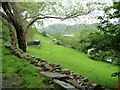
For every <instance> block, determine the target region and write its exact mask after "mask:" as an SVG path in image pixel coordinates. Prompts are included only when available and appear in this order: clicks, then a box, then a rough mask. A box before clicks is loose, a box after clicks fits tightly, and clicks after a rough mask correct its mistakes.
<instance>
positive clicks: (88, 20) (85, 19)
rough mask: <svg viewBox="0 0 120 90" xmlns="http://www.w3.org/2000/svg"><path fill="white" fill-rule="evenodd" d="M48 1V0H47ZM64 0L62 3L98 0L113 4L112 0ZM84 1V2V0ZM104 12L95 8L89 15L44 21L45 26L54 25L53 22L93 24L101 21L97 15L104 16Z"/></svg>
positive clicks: (98, 0)
mask: <svg viewBox="0 0 120 90" xmlns="http://www.w3.org/2000/svg"><path fill="white" fill-rule="evenodd" d="M45 1H47V0H45ZM60 1H62V4H64V5H67V4H66V3H67V2H68V1H71V2H72V3H74V2H76V1H80V2H82V3H83V4H84V3H86V2H88V1H89V2H91V1H94V2H95V1H97V2H102V3H106V4H107V5H108V6H109V5H112V0H60ZM83 1H84V2H83ZM103 14H104V13H103V11H101V10H94V11H93V12H91V13H90V14H88V15H84V16H79V17H78V18H74V19H67V20H64V21H61V20H59V19H45V20H44V21H43V26H44V27H47V26H49V25H53V24H58V23H59V24H66V25H74V24H92V23H97V22H99V21H98V20H97V19H96V18H95V17H97V16H102V15H103Z"/></svg>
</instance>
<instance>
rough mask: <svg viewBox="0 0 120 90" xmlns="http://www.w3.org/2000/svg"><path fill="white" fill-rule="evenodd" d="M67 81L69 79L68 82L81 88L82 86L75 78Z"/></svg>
mask: <svg viewBox="0 0 120 90" xmlns="http://www.w3.org/2000/svg"><path fill="white" fill-rule="evenodd" d="M65 81H67V82H68V83H70V84H72V85H73V86H75V87H77V88H79V89H81V88H82V87H81V86H80V85H79V83H78V82H77V81H76V80H75V79H66V80H65Z"/></svg>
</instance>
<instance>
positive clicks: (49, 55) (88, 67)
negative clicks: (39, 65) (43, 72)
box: [27, 34, 118, 88]
mask: <svg viewBox="0 0 120 90" xmlns="http://www.w3.org/2000/svg"><path fill="white" fill-rule="evenodd" d="M34 39H35V40H36V39H38V40H41V42H42V46H29V47H28V49H27V50H28V52H29V53H30V54H31V55H34V56H37V57H40V58H43V59H45V60H47V61H49V62H52V63H56V64H60V65H61V66H62V67H63V68H67V69H69V70H72V71H74V72H77V73H79V74H81V75H83V76H85V77H88V78H89V80H90V81H91V82H95V83H97V84H100V85H103V86H105V87H108V88H114V87H115V86H116V83H117V77H111V74H112V73H113V72H115V71H117V69H118V67H117V66H114V65H112V64H109V63H105V62H101V61H94V60H92V59H89V58H88V57H87V55H85V54H84V53H81V52H78V51H76V50H74V49H71V48H66V47H63V46H58V45H54V44H52V43H51V41H52V39H50V38H47V37H43V36H41V35H39V34H35V38H34Z"/></svg>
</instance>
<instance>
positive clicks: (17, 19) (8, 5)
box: [2, 2, 26, 52]
mask: <svg viewBox="0 0 120 90" xmlns="http://www.w3.org/2000/svg"><path fill="white" fill-rule="evenodd" d="M2 8H3V10H4V12H5V13H6V15H7V17H8V18H9V21H10V22H11V24H12V25H13V26H14V28H15V31H16V34H17V40H18V46H19V48H20V49H22V50H23V51H24V52H26V38H25V30H24V27H23V21H22V20H23V19H22V14H21V12H20V10H19V7H18V6H17V5H16V4H15V2H2Z"/></svg>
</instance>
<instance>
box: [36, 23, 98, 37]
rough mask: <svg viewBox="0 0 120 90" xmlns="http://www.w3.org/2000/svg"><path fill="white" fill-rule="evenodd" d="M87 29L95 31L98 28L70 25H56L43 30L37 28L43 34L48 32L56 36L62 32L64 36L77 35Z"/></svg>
mask: <svg viewBox="0 0 120 90" xmlns="http://www.w3.org/2000/svg"><path fill="white" fill-rule="evenodd" d="M86 28H90V29H95V28H96V24H95V23H94V24H86V25H84V24H76V25H69V26H67V25H66V24H54V25H50V26H48V27H43V28H37V29H38V31H39V32H43V31H46V32H47V33H48V34H51V35H52V34H55V33H57V32H60V33H62V34H64V35H65V34H73V33H77V32H80V30H82V29H86Z"/></svg>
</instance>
